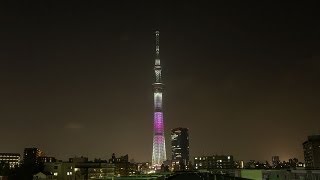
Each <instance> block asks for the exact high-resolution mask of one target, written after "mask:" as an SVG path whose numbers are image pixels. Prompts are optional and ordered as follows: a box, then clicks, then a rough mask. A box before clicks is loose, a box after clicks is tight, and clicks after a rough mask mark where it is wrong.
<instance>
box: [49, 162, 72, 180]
mask: <svg viewBox="0 0 320 180" xmlns="http://www.w3.org/2000/svg"><path fill="white" fill-rule="evenodd" d="M74 167H75V163H70V162H52V163H44V173H45V174H51V175H52V177H53V178H55V179H59V180H72V179H75V169H74Z"/></svg>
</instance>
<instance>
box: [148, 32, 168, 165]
mask: <svg viewBox="0 0 320 180" xmlns="http://www.w3.org/2000/svg"><path fill="white" fill-rule="evenodd" d="M155 34H156V54H155V64H154V73H155V83H153V96H154V116H153V150H152V166H153V167H155V168H157V169H159V168H160V167H161V165H162V164H163V161H165V160H166V159H167V157H166V145H165V137H164V124H163V112H162V92H163V86H164V85H163V84H162V80H161V64H160V43H159V35H160V33H159V31H156V32H155Z"/></svg>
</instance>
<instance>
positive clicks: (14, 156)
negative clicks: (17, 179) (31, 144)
mask: <svg viewBox="0 0 320 180" xmlns="http://www.w3.org/2000/svg"><path fill="white" fill-rule="evenodd" d="M0 162H5V163H7V164H8V165H9V168H14V167H17V166H19V164H20V154H19V153H0Z"/></svg>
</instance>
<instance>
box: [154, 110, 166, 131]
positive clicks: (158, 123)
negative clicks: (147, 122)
mask: <svg viewBox="0 0 320 180" xmlns="http://www.w3.org/2000/svg"><path fill="white" fill-rule="evenodd" d="M153 127H154V133H155V134H163V130H164V129H163V114H162V112H155V113H154V124H153Z"/></svg>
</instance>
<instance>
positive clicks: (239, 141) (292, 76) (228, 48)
mask: <svg viewBox="0 0 320 180" xmlns="http://www.w3.org/2000/svg"><path fill="white" fill-rule="evenodd" d="M0 7H1V8H0V14H1V16H0V83H1V85H0V99H1V101H0V122H1V125H0V137H1V146H0V151H1V152H20V153H21V152H22V151H23V148H25V147H33V146H35V147H38V148H40V149H42V150H43V151H44V152H45V153H46V154H47V155H49V156H56V157H57V158H58V159H64V160H66V159H67V158H68V157H73V156H75V155H77V156H81V155H84V156H88V157H89V159H93V158H110V157H111V154H112V153H113V152H115V153H116V155H125V154H129V159H135V161H138V162H141V161H151V154H152V135H153V93H152V83H153V80H154V72H153V65H154V49H155V47H154V45H155V39H154V38H155V36H154V31H155V30H157V29H159V30H160V54H161V63H162V66H163V81H164V83H165V85H166V87H165V93H164V115H165V119H164V120H165V129H166V145H167V157H169V158H170V157H171V153H170V129H172V128H176V127H187V128H189V131H190V151H191V157H194V156H196V155H213V154H232V155H234V156H235V159H236V160H250V159H256V160H271V156H272V155H279V156H280V160H287V159H288V158H293V157H297V158H298V159H299V160H301V161H304V160H303V150H302V143H303V141H305V140H306V138H307V136H308V135H311V134H314V133H319V132H320V126H319V125H320V123H319V122H320V121H319V117H320V111H319V107H320V103H319V102H320V94H319V92H320V58H319V57H320V54H319V41H318V32H319V31H318V30H319V29H318V27H317V25H316V24H317V23H318V22H317V20H316V18H314V17H312V16H311V14H312V9H311V8H310V6H306V5H304V4H299V3H297V4H294V3H286V4H279V3H277V4H263V3H261V4H244V3H243V2H242V1H241V2H238V3H231V2H228V3H225V4H220V3H211V4H208V3H207V4H205V3H199V2H197V3H196V2H193V3H191V2H186V1H180V2H170V3H166V2H164V1H157V2H154V3H150V2H148V3H147V2H143V1H139V2H136V1H132V2H130V3H128V2H126V3H125V2H124V1H122V2H117V3H115V2H112V1H90V2H87V3H83V2H81V1H74V2H72V3H71V2H70V3H67V2H61V3H58V2H55V1H41V2H40V3H39V4H36V3H33V4H30V3H27V1H25V2H24V3H17V2H15V1H10V3H9V2H7V3H6V2H2V3H1V5H0Z"/></svg>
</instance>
